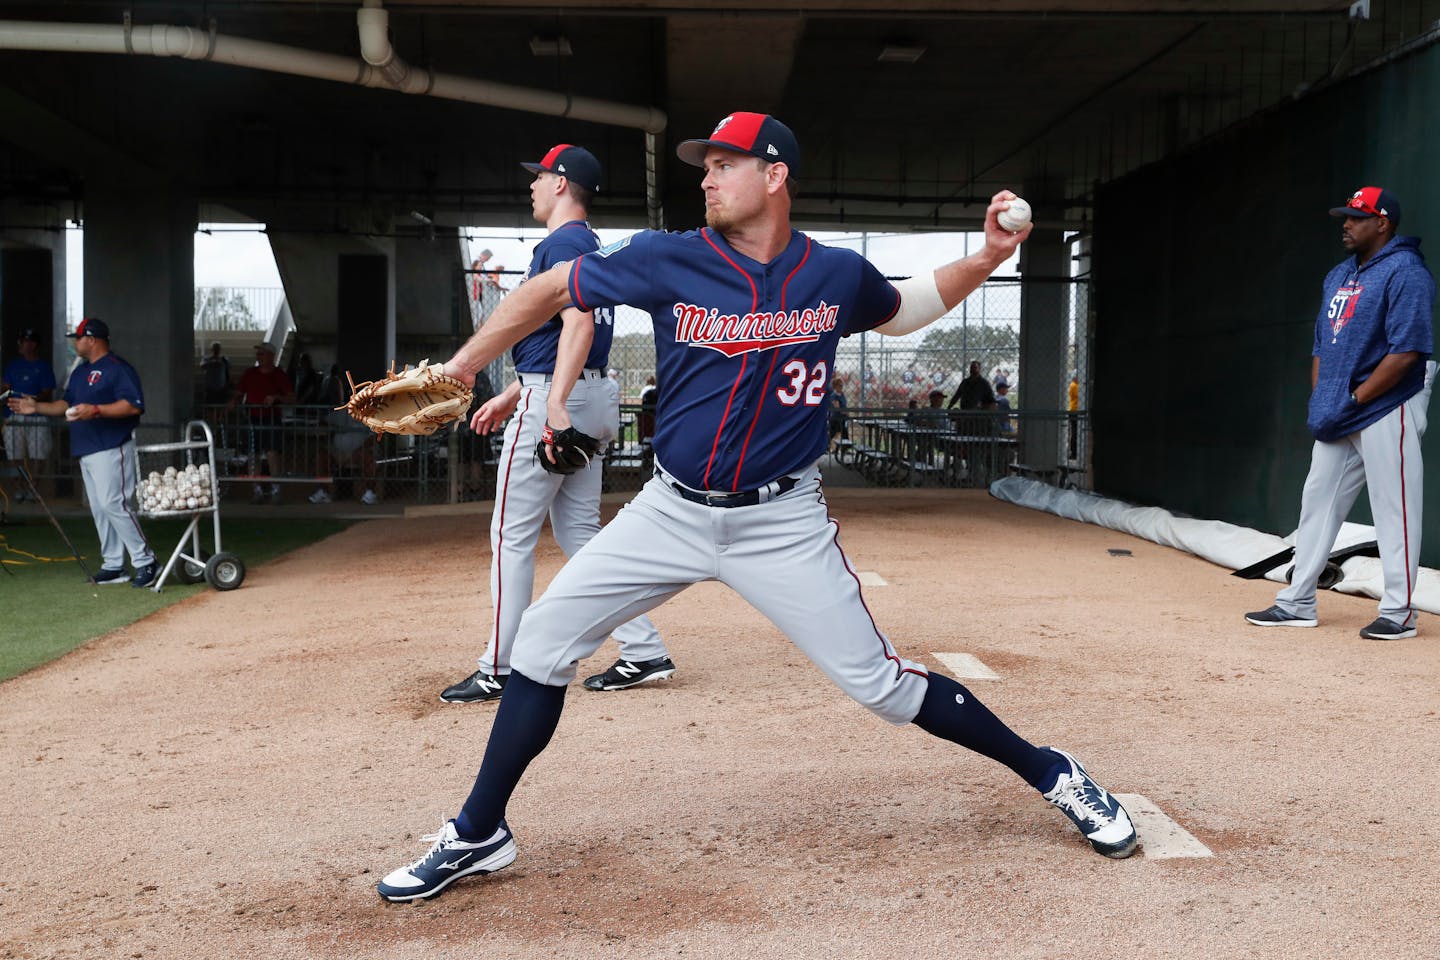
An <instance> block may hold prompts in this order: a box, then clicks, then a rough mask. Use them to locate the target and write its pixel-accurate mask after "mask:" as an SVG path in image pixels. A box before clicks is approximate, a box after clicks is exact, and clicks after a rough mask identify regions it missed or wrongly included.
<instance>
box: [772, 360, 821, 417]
mask: <svg viewBox="0 0 1440 960" xmlns="http://www.w3.org/2000/svg"><path fill="white" fill-rule="evenodd" d="M780 372H781V373H782V374H784V375H785V376H787V377H789V378H790V381H789V382H788V383H786V384H785V385H784V386H783V387H780V388H779V389H778V390H776V391H775V396H776V398H777V399H779V401H780V402H781V403H783V404H785V406H787V407H793V406H795V404H797V403H799V402H800V401H801V400H804V401H805V406H807V407H818V406H820V404H822V403H824V402H825V378H826V377H827V376H828V375H829V373H830V370H829V368H828V367H826V366H825V361H824V360H821V361H819V362H817V363H816V364H815V366H814V367H808V366H806V364H805V361H804V360H791V361H790V362H789V363H787V364H785V366H783V367H781V368H780Z"/></svg>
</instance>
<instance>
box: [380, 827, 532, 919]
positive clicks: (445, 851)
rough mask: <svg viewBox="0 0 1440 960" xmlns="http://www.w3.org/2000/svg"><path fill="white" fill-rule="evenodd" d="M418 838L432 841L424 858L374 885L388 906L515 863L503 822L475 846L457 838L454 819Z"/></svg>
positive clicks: (433, 894)
mask: <svg viewBox="0 0 1440 960" xmlns="http://www.w3.org/2000/svg"><path fill="white" fill-rule="evenodd" d="M420 839H421V841H423V842H428V841H434V842H433V843H431V845H430V850H429V851H428V852H427V853H426V854H425V856H423V857H421V858H420V859H419V860H416V861H415V862H414V863H412V864H410V866H408V867H401V868H400V869H399V870H395V871H393V872H391V873H390V874H388V875H387V876H386V877H385V879H384V880H381V881H380V882H379V883H378V884H376V885H375V889H376V891H377V892H378V893H379V894H380V896H382V897H384V898H385V899H386V900H389V901H390V902H392V903H401V902H403V901H406V900H422V899H424V898H426V897H433V896H435V895H436V894H437V893H439V892H441V891H442V890H444V889H445V888H446V887H448V886H449V885H450V884H451V883H453V882H454V881H456V880H459V879H460V878H461V877H468V876H470V875H471V874H472V873H494V872H495V871H496V870H502V869H504V868H505V867H508V866H510V864H512V863H514V862H515V837H514V836H513V835H512V834H511V833H510V828H509V827H508V826H506V824H505V821H503V820H502V821H500V826H498V827H496V828H495V832H494V833H493V834H492V835H491V836H490V838H489V839H488V840H481V841H480V842H479V843H476V842H474V841H471V840H462V839H460V835H459V834H458V833H456V832H455V821H454V820H446V821H445V824H444V826H442V827H441V828H440V832H439V833H435V834H431V835H430V836H428V837H421V838H420Z"/></svg>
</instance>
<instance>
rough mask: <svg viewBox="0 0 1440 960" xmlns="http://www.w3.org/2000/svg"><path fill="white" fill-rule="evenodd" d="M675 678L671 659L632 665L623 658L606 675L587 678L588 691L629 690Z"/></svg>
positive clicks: (639, 662)
mask: <svg viewBox="0 0 1440 960" xmlns="http://www.w3.org/2000/svg"><path fill="white" fill-rule="evenodd" d="M673 676H675V661H673V660H671V659H670V658H669V657H656V658H655V659H654V660H640V661H638V662H635V663H631V662H630V661H629V660H626V659H624V658H621V659H619V660H616V661H615V662H614V663H613V664H611V666H610V669H609V670H606V671H605V672H604V673H597V674H596V675H595V676H593V677H586V678H585V689H586V690H628V689H629V688H630V687H636V686H639V685H640V684H642V683H649V682H651V681H652V680H669V679H670V678H671V677H673Z"/></svg>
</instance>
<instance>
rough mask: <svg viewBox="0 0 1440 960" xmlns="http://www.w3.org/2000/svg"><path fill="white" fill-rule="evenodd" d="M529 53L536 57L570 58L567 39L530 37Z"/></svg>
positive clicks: (568, 40) (568, 39)
mask: <svg viewBox="0 0 1440 960" xmlns="http://www.w3.org/2000/svg"><path fill="white" fill-rule="evenodd" d="M530 52H531V53H532V54H533V55H535V56H537V57H568V56H570V52H571V51H570V38H569V37H531V38H530Z"/></svg>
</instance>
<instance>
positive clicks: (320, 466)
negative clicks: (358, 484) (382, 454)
mask: <svg viewBox="0 0 1440 960" xmlns="http://www.w3.org/2000/svg"><path fill="white" fill-rule="evenodd" d="M324 422H325V423H326V424H327V425H328V426H329V427H330V437H329V443H326V444H322V445H321V446H320V450H319V453H318V457H317V460H318V462H317V463H316V472H317V473H318V475H320V476H322V477H329V478H330V481H329V483H327V484H326V485H325V486H323V487H317V488H316V489H315V492H314V493H312V494H310V502H311V503H330V502H331V501H333V500H334V499H335V497H336V492H335V474H336V473H338V472H340V471H341V470H342V469H344V468H346V467H350V468H352V470H351V472H352V473H353V472H355V471H357V470H358V472H359V475H360V479H361V481H362V482H363V483H364V485H365V492H364V493H362V494H361V495H360V502H361V503H363V504H365V505H366V506H367V507H368V506H374V505H375V504H377V503H379V502H380V494H379V493H378V492H376V489H375V474H376V468H375V447H376V444H377V442H378V440H377V438H376V436H375V434H373V433H371V432H370V429H369V428H368V427H366V426H365V425H364V424H362V423H360V422H358V421H357V420H355V419H354V418H353V417H351V416H350V414H348V413H346V412H345V411H344V410H331V411H330V412H329V413H327V414H326V415H325V417H324Z"/></svg>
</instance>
